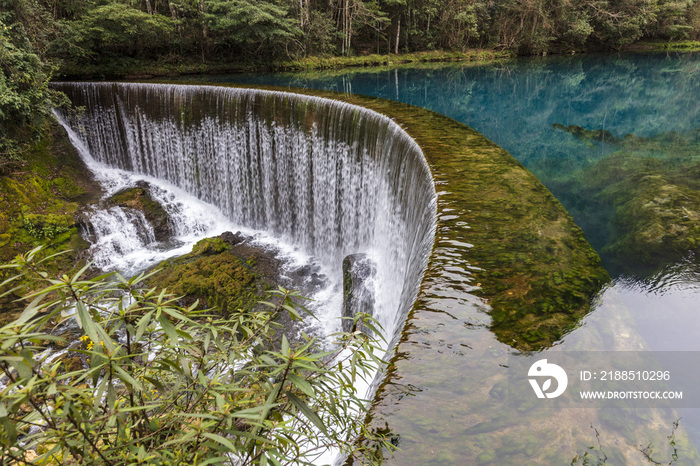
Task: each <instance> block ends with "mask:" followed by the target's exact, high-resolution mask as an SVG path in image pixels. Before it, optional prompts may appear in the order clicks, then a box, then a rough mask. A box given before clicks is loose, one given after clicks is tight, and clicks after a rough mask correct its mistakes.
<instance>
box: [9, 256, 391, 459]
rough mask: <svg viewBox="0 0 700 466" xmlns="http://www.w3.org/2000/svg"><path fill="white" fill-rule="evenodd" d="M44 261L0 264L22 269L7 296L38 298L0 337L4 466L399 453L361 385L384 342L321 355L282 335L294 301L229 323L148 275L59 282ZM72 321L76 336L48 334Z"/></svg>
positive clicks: (291, 297) (358, 342)
mask: <svg viewBox="0 0 700 466" xmlns="http://www.w3.org/2000/svg"><path fill="white" fill-rule="evenodd" d="M37 254H39V248H37V249H35V250H33V251H31V252H30V253H28V254H27V255H26V256H20V257H19V258H18V259H17V260H15V261H14V262H13V263H11V264H8V265H4V266H2V268H5V269H13V270H16V271H17V273H18V275H16V276H15V277H13V278H10V279H8V280H7V281H6V282H5V283H3V284H2V286H3V287H6V286H9V285H10V284H11V283H12V282H15V281H16V280H17V279H18V278H17V277H19V276H25V277H26V276H32V277H34V279H35V280H36V284H35V286H34V289H35V290H36V291H34V292H33V293H31V294H29V295H28V296H27V300H28V301H31V302H29V304H28V305H27V307H26V309H25V311H24V312H23V314H22V315H21V316H20V317H19V318H18V319H17V320H16V321H14V322H13V323H11V324H9V325H7V326H5V327H2V328H0V342H2V345H0V374H2V376H0V384H3V385H4V387H3V389H2V390H0V424H1V425H2V429H0V463H2V464H6V462H8V461H24V460H27V459H30V458H31V459H33V461H34V462H35V463H40V464H47V462H48V463H49V464H50V463H51V462H53V463H58V464H66V463H72V462H78V463H80V464H107V465H110V464H111V465H117V464H136V463H138V464H143V463H148V464H210V463H217V464H220V463H227V464H237V465H238V464H253V463H255V464H261V465H262V464H267V463H271V464H290V463H294V464H307V463H308V462H310V461H312V460H313V459H314V457H315V456H317V455H318V453H319V452H321V451H323V450H324V449H326V448H328V447H335V448H338V449H339V450H340V451H341V452H343V453H349V454H360V455H363V454H364V455H367V456H365V457H364V459H365V460H367V461H370V462H371V461H372V460H373V459H376V458H375V457H374V456H373V455H374V453H372V452H373V451H374V450H373V449H374V448H375V447H377V445H380V446H382V447H385V448H389V449H391V445H390V444H389V443H388V442H385V441H384V439H383V438H382V437H381V436H379V435H377V434H374V433H372V432H369V431H368V430H367V429H366V428H365V427H364V425H363V423H362V414H363V413H364V412H365V411H366V402H365V401H364V400H362V399H361V398H360V397H359V396H358V395H357V393H355V390H354V388H353V383H354V381H355V380H356V379H357V378H360V377H372V374H373V373H374V371H375V369H376V367H377V364H379V363H380V361H379V360H378V359H377V358H376V356H374V351H375V349H376V345H375V342H374V341H373V340H371V339H370V338H369V337H367V336H366V335H364V334H362V333H361V332H355V333H344V334H338V335H336V337H337V344H336V346H335V348H334V349H333V350H330V351H322V350H320V348H319V345H318V342H317V341H316V340H315V339H313V338H309V337H304V338H303V341H301V342H299V343H297V344H292V343H290V342H289V341H288V339H287V337H286V336H284V335H282V336H281V337H279V336H276V335H275V331H276V330H279V328H280V325H279V324H277V323H276V318H277V316H278V314H280V313H281V312H287V313H289V315H290V316H291V317H292V318H295V319H298V318H300V314H299V312H301V310H302V307H301V306H300V305H299V304H298V302H299V299H300V297H299V296H298V294H297V293H294V292H290V291H287V290H284V289H279V290H277V291H275V292H274V293H273V301H274V302H266V303H263V304H265V307H266V309H265V310H259V311H255V312H250V311H248V312H244V311H241V310H239V311H238V312H232V313H231V314H230V316H228V317H227V318H222V317H220V316H218V315H217V314H216V313H214V312H211V311H206V310H198V309H197V308H196V303H195V304H194V305H193V306H191V307H189V308H182V307H179V306H178V305H177V299H176V298H175V297H173V296H170V295H168V294H167V293H166V292H165V291H158V290H155V289H148V288H144V287H143V281H144V280H147V279H148V275H143V274H142V275H139V276H138V277H134V278H132V279H129V280H127V279H125V278H123V277H121V276H119V275H111V276H110V275H105V276H101V277H97V278H95V279H91V280H87V279H84V278H83V274H84V273H85V271H86V269H87V266H86V267H85V268H83V269H82V270H80V271H79V272H77V273H76V274H75V275H74V276H72V277H68V276H65V275H64V276H63V277H61V278H59V279H53V278H51V277H49V276H48V274H47V273H46V272H45V271H44V270H43V269H42V262H43V260H39V259H38V258H37ZM49 259H50V257H49V258H47V259H44V260H49ZM0 296H1V295H0ZM73 318H74V319H75V320H76V321H77V323H78V324H79V329H80V330H79V333H80V334H82V336H80V338H79V339H76V340H74V341H66V340H65V339H64V338H62V337H59V336H56V335H53V334H52V333H51V331H50V330H51V329H52V328H56V326H57V325H60V324H62V323H65V322H67V321H68V320H69V319H73ZM364 325H367V322H365V323H364ZM370 326H371V324H370ZM57 346H58V347H64V348H66V349H65V350H64V351H62V352H57V351H56V347H57ZM37 455H38V457H37Z"/></svg>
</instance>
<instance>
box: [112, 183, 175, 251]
mask: <svg viewBox="0 0 700 466" xmlns="http://www.w3.org/2000/svg"><path fill="white" fill-rule="evenodd" d="M107 205H109V206H119V207H126V208H130V209H134V210H138V211H139V212H141V213H142V214H143V216H144V217H145V218H146V220H147V221H148V223H150V224H151V227H153V233H154V235H155V238H156V240H158V241H167V240H168V239H170V238H171V237H172V235H173V233H174V229H173V222H172V220H171V219H170V215H168V212H167V211H166V210H165V209H164V208H163V206H162V205H161V204H160V203H159V202H158V201H156V200H155V199H153V196H152V195H151V186H150V185H149V184H148V183H146V182H143V181H142V182H139V183H138V184H137V186H136V187H133V188H127V189H122V190H121V191H119V192H117V193H116V194H114V195H113V196H111V197H110V198H109V199H108V200H107Z"/></svg>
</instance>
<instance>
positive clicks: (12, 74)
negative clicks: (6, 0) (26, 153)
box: [0, 12, 65, 171]
mask: <svg viewBox="0 0 700 466" xmlns="http://www.w3.org/2000/svg"><path fill="white" fill-rule="evenodd" d="M52 71H53V68H52V67H51V65H49V64H47V63H45V62H44V61H42V60H41V59H40V58H39V56H38V55H37V54H36V53H35V51H34V50H33V47H32V42H31V41H30V38H29V37H28V36H27V34H26V32H25V26H24V24H22V23H21V22H19V21H17V19H16V15H15V14H14V13H13V12H6V13H2V14H0V171H1V170H2V168H3V166H4V165H8V164H11V163H16V162H18V161H21V159H22V157H21V152H22V150H23V148H24V146H25V145H26V144H27V143H28V142H30V141H31V140H33V139H35V138H36V137H38V135H39V134H40V133H41V129H42V127H43V124H44V122H45V121H46V119H47V118H49V117H50V115H51V106H52V105H62V104H64V103H65V100H64V96H63V95H62V94H60V93H57V92H55V91H53V90H52V89H50V88H49V87H48V82H49V80H50V79H51V73H52Z"/></svg>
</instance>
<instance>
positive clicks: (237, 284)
mask: <svg viewBox="0 0 700 466" xmlns="http://www.w3.org/2000/svg"><path fill="white" fill-rule="evenodd" d="M222 236H224V235H222ZM222 236H220V237H216V238H207V239H203V240H201V241H199V242H198V243H197V244H195V245H194V247H193V248H192V252H191V253H189V254H185V255H184V256H180V257H177V258H174V259H169V260H167V261H164V262H162V263H161V264H159V265H158V267H157V269H159V270H158V272H156V274H155V275H153V276H152V277H151V278H150V279H149V283H150V284H151V285H154V286H158V287H161V288H167V289H168V290H169V291H170V292H172V293H174V294H175V295H178V296H181V297H182V298H181V300H182V304H183V305H189V304H191V303H194V302H195V301H196V300H199V302H200V307H202V306H203V307H212V308H216V309H217V310H218V311H220V312H221V313H223V314H224V315H225V314H227V313H228V312H230V311H232V310H235V309H242V310H252V309H254V308H255V307H256V305H257V303H258V301H260V300H261V299H262V298H263V297H264V295H265V291H266V290H269V289H270V288H271V287H272V283H273V282H274V275H276V273H277V272H276V270H277V267H278V265H279V264H273V265H272V267H266V266H265V263H267V262H269V261H271V260H272V259H270V258H269V257H268V258H266V259H262V260H261V258H262V256H265V252H264V251H262V250H260V249H259V248H255V247H251V246H249V245H241V244H238V245H235V246H234V245H232V244H230V243H228V242H226V241H225V240H224V239H223V238H222ZM224 237H225V236H224ZM256 250H257V251H256ZM272 261H273V262H274V260H272ZM268 265H269V264H268Z"/></svg>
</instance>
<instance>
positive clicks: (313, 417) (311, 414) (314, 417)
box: [285, 391, 328, 436]
mask: <svg viewBox="0 0 700 466" xmlns="http://www.w3.org/2000/svg"><path fill="white" fill-rule="evenodd" d="M285 393H286V395H287V397H288V398H289V401H291V402H292V404H293V405H294V406H296V407H297V408H298V409H299V411H301V412H302V413H304V416H306V418H307V419H308V420H309V421H311V422H313V423H314V425H315V426H316V427H318V429H319V430H320V431H321V432H323V433H324V434H326V436H328V430H327V429H326V426H325V425H324V424H323V421H322V420H321V418H320V417H319V415H318V414H317V413H316V411H314V410H312V409H311V408H309V407H308V406H307V405H306V403H304V402H303V401H302V400H301V399H300V398H299V397H298V396H296V395H295V394H294V393H292V392H290V391H287V392H285Z"/></svg>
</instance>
